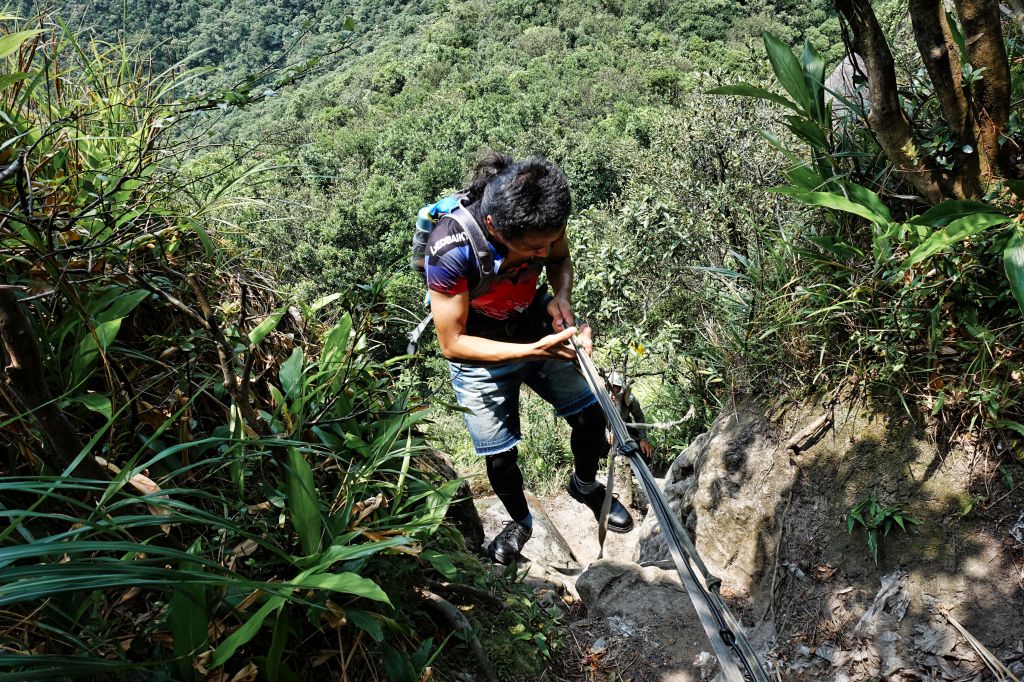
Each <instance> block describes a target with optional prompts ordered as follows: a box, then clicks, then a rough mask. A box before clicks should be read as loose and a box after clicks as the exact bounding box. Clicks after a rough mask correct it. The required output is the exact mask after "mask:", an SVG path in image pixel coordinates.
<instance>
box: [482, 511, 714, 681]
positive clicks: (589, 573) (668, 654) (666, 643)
mask: <svg viewBox="0 0 1024 682" xmlns="http://www.w3.org/2000/svg"><path fill="white" fill-rule="evenodd" d="M527 500H528V501H529V504H530V509H531V512H532V513H533V519H534V520H533V537H532V538H531V539H530V541H529V542H528V543H527V545H526V547H525V549H524V552H523V557H522V558H521V560H520V566H522V567H523V568H527V569H528V574H527V582H529V583H530V584H532V585H533V586H534V588H535V590H537V591H538V593H540V592H544V591H550V590H556V591H557V592H559V593H560V594H562V595H563V596H565V595H572V596H571V597H568V599H569V600H573V599H576V598H578V599H580V600H581V601H582V602H583V604H584V606H586V613H585V615H584V616H583V617H580V618H578V619H577V620H575V621H573V622H571V623H568V624H567V625H566V639H567V641H570V642H571V645H572V646H574V647H575V648H576V649H577V653H578V654H579V660H580V664H581V665H585V666H587V667H588V668H589V669H590V670H592V671H594V672H596V671H602V672H604V673H612V672H614V673H615V674H616V675H617V677H619V678H622V679H637V680H643V679H652V680H653V679H657V680H663V681H665V682H691V681H694V682H695V681H697V680H707V679H710V678H711V677H712V676H713V674H714V672H715V671H716V670H717V662H716V661H715V660H714V657H713V656H711V655H710V653H708V651H707V650H708V648H709V647H708V645H707V642H706V638H705V635H704V630H703V628H702V627H701V624H700V621H699V620H698V619H697V616H696V613H695V612H694V610H693V605H692V604H691V603H690V599H689V596H688V595H687V594H686V590H685V589H684V588H683V587H682V585H681V584H680V580H679V576H678V575H677V574H676V571H675V569H674V568H673V567H672V566H671V565H670V564H665V565H649V566H640V565H638V564H636V563H633V562H632V561H631V560H630V559H631V557H632V556H633V554H634V552H635V551H636V544H637V539H638V537H639V528H640V525H641V520H642V519H641V516H640V514H639V512H638V511H637V510H630V511H631V513H633V514H634V520H635V521H636V524H635V526H634V529H633V530H632V531H631V532H629V533H608V537H607V539H606V542H605V551H604V555H605V557H606V558H604V559H601V560H597V554H598V542H597V522H596V521H595V519H594V517H593V514H592V513H591V512H590V510H589V509H587V508H585V507H583V506H582V505H580V504H579V503H578V502H576V501H575V500H573V499H571V498H569V497H568V496H567V495H562V496H558V497H552V498H546V499H543V500H541V499H539V498H537V497H536V496H534V495H532V494H530V493H527ZM475 504H476V507H477V510H478V511H479V514H480V519H481V521H482V522H483V526H484V534H485V536H486V539H485V541H484V544H485V546H486V543H487V542H490V539H491V538H493V537H494V536H495V535H496V534H497V533H499V532H500V531H501V529H502V528H504V526H505V524H506V523H507V522H508V520H509V517H508V515H507V514H506V513H505V509H504V507H503V506H502V505H501V503H500V501H499V500H498V499H497V498H496V497H493V496H492V497H486V498H480V499H477V500H475Z"/></svg>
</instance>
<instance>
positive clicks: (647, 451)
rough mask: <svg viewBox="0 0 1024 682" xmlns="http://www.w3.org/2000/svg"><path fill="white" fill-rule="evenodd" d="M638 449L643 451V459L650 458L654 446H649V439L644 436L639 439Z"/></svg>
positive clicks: (652, 454)
mask: <svg viewBox="0 0 1024 682" xmlns="http://www.w3.org/2000/svg"><path fill="white" fill-rule="evenodd" d="M640 451H641V452H642V453H644V458H645V459H648V460H649V459H651V457H653V456H654V448H652V447H651V443H650V441H648V440H647V439H646V438H641V439H640Z"/></svg>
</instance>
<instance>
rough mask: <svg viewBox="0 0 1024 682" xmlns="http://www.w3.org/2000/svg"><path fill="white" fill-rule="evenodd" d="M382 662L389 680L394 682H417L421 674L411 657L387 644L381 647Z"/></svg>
mask: <svg viewBox="0 0 1024 682" xmlns="http://www.w3.org/2000/svg"><path fill="white" fill-rule="evenodd" d="M380 662H381V665H383V666H384V673H385V675H386V676H387V679H389V680H392V682H416V681H417V680H418V679H420V675H419V673H418V672H417V671H416V670H415V669H414V668H413V666H412V661H410V660H409V655H408V654H406V653H405V652H404V651H399V650H398V649H396V648H395V647H393V646H391V645H390V644H388V643H387V642H384V643H383V644H381V646H380Z"/></svg>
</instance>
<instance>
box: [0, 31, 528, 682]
mask: <svg viewBox="0 0 1024 682" xmlns="http://www.w3.org/2000/svg"><path fill="white" fill-rule="evenodd" d="M5 27H9V28H12V29H16V28H17V27H16V26H12V24H10V23H7V24H5ZM0 59H2V60H3V61H4V62H5V63H6V65H7V67H8V68H7V69H5V72H6V74H15V75H14V76H13V77H12V76H10V75H5V76H4V77H3V78H2V79H0V106H2V111H3V119H2V120H3V123H2V124H0V136H2V139H3V140H4V145H3V148H2V152H0V169H2V171H3V172H2V180H0V197H2V199H3V206H4V207H5V208H4V210H3V212H2V215H0V243H2V250H0V252H2V254H3V255H2V257H0V267H2V270H3V288H2V289H0V335H2V340H3V349H4V360H5V365H8V366H7V367H6V372H5V376H6V381H5V382H4V383H3V384H2V385H0V413H2V415H3V417H2V424H3V432H2V434H3V437H2V438H0V479H2V482H0V519H3V523H2V524H0V568H2V570H0V605H2V606H3V610H2V612H0V646H2V648H3V651H4V655H3V656H0V678H2V679H11V680H14V679H18V680H23V679H40V678H46V679H72V678H75V679H104V680H107V679H138V678H140V677H144V678H146V679H176V680H191V679H208V678H209V677H210V675H209V674H208V671H216V672H215V673H213V675H214V676H215V677H216V678H217V679H219V678H220V677H219V676H220V675H221V673H224V678H225V679H227V678H228V677H230V676H234V675H236V674H237V675H238V676H239V677H238V678H237V679H242V678H246V679H252V677H251V676H252V675H255V674H256V671H257V670H258V671H260V674H262V675H263V677H264V678H265V679H269V680H296V679H309V678H311V677H313V676H317V675H329V676H337V675H339V674H342V673H341V671H343V670H345V669H346V668H347V667H351V668H350V670H349V673H348V675H349V677H350V679H364V678H372V677H375V676H376V677H378V678H379V676H380V675H381V674H386V675H387V676H388V677H390V678H392V679H419V678H420V676H421V675H422V674H423V670H424V669H425V668H426V667H428V666H430V665H431V664H432V663H433V664H434V665H437V662H436V660H435V659H436V656H437V654H438V651H439V650H440V647H441V646H442V645H447V646H448V648H449V649H454V650H455V651H458V650H460V649H465V647H466V643H465V642H464V641H462V640H450V639H448V632H447V630H446V629H444V628H438V627H436V626H435V625H434V624H433V621H432V620H431V618H430V617H429V615H427V613H426V612H425V610H424V606H423V604H424V601H425V598H424V594H425V593H424V592H423V590H427V591H429V590H431V589H439V588H432V587H431V581H436V582H438V583H440V582H442V581H443V582H446V583H447V582H448V581H451V582H454V583H461V584H464V585H468V586H469V587H470V588H471V589H472V588H474V587H475V588H476V589H477V592H473V593H471V594H470V597H465V596H463V597H461V599H464V600H467V599H468V600H469V601H471V602H472V601H473V599H474V598H473V597H472V595H473V594H477V595H480V597H479V598H487V599H492V600H494V599H496V598H495V597H493V596H490V594H489V592H488V590H489V589H491V588H497V587H500V586H501V585H503V584H505V585H507V584H509V583H510V582H511V578H512V576H505V577H502V578H498V579H497V580H495V579H492V578H490V577H489V574H488V573H487V572H486V571H485V570H484V569H483V567H482V566H481V565H480V563H479V561H478V560H477V559H476V558H475V557H474V556H473V555H472V554H470V553H469V552H467V551H466V550H465V548H464V547H463V541H462V538H461V536H460V535H459V534H458V533H456V532H455V531H454V530H453V529H452V528H451V527H449V526H447V525H442V520H443V519H444V516H445V513H446V511H447V509H448V506H449V504H450V503H451V502H452V499H453V497H454V494H455V489H456V486H457V485H458V481H454V482H452V481H446V480H444V479H443V478H439V477H438V476H437V475H436V474H434V473H432V469H431V468H429V467H426V466H424V465H423V464H422V463H421V458H422V457H423V456H424V455H425V454H426V453H427V451H428V450H427V448H426V447H425V445H424V443H423V440H422V438H421V437H420V436H419V435H418V434H417V432H416V429H415V428H414V426H415V424H416V423H417V422H420V421H422V420H423V419H425V418H426V417H428V416H429V412H428V411H426V410H424V409H422V408H423V406H422V405H420V404H418V403H416V402H415V401H414V400H413V399H411V397H410V396H409V395H408V394H407V393H403V392H401V391H398V390H396V389H395V386H394V377H393V372H394V368H393V363H387V362H383V358H382V357H381V354H380V353H379V352H378V350H379V349H378V348H377V346H376V344H375V343H374V342H373V341H372V340H371V339H370V338H369V331H370V330H372V329H374V328H376V327H379V326H380V325H381V324H383V321H384V316H386V315H387V312H386V310H385V309H384V308H383V307H382V306H380V305H379V297H380V290H379V289H373V288H372V287H371V288H370V289H369V290H367V291H365V292H363V291H355V292H348V293H346V295H344V296H342V295H340V294H336V295H332V296H328V297H326V298H323V299H321V300H319V301H316V302H313V303H311V304H308V305H307V304H305V303H302V302H298V303H297V305H296V306H295V307H293V308H289V306H288V305H287V304H286V303H285V302H284V301H283V300H282V299H281V297H280V296H279V294H278V293H277V292H276V291H275V283H274V281H273V279H271V278H269V277H268V276H267V275H266V274H263V273H260V272H259V271H258V270H256V269H254V268H253V267H252V266H251V265H249V264H247V263H246V261H245V260H244V254H240V253H239V252H237V251H236V250H234V249H233V248H232V247H231V242H230V240H228V239H225V235H228V234H230V228H229V227H228V226H227V225H225V224H224V223H223V222H220V221H218V220H217V219H216V216H218V215H220V214H222V213H223V212H224V211H225V210H227V207H229V206H236V207H237V206H239V205H240V204H242V203H244V200H242V199H240V198H239V197H238V196H237V195H236V194H235V193H234V190H235V189H236V188H237V181H238V180H239V178H234V177H231V176H228V177H226V178H224V179H222V180H223V182H220V181H219V182H218V183H216V184H215V186H214V187H213V189H212V190H211V189H210V188H208V187H205V186H203V185H201V184H198V185H197V181H196V179H195V178H194V176H193V175H190V174H189V173H185V172H183V170H182V168H181V166H180V164H179V163H178V160H177V158H178V156H179V155H186V156H187V155H188V154H189V152H190V145H195V142H194V141H193V140H191V138H189V137H188V136H187V135H185V134H184V133H183V131H177V134H175V132H176V131H175V129H174V127H175V125H176V122H177V121H180V120H182V119H183V115H184V114H187V113H188V111H189V106H190V105H187V104H185V105H183V104H182V103H181V102H180V101H179V100H176V99H175V98H174V97H172V96H170V93H174V92H176V91H177V88H176V87H175V83H174V82H173V80H172V79H171V77H169V76H158V77H154V78H148V77H146V76H145V75H144V74H140V73H139V72H138V71H136V70H135V67H134V66H133V64H132V63H131V61H130V60H129V59H128V55H127V54H126V53H125V51H124V50H122V49H121V48H117V47H115V48H108V47H105V46H102V45H91V44H89V43H87V42H78V41H77V40H76V39H75V37H74V36H73V35H72V34H66V33H64V32H63V31H61V29H59V28H58V27H55V26H53V25H44V28H43V29H41V30H26V31H18V30H10V31H5V33H4V35H3V37H0ZM200 190H202V191H200ZM514 593H515V590H514V589H513V594H514ZM545 620H546V616H545V615H544V614H543V613H541V612H539V611H537V610H536V608H535V607H533V606H532V605H529V604H526V605H524V604H522V603H521V602H519V601H516V602H515V603H514V604H513V607H512V608H510V609H508V610H506V611H505V612H504V613H503V614H502V616H501V620H500V622H493V623H489V622H487V621H479V622H477V626H478V627H481V628H484V629H487V630H488V631H491V630H493V629H495V628H497V629H498V632H499V635H498V636H495V637H492V640H491V641H492V642H493V644H492V646H495V647H501V646H506V647H509V648H510V650H511V651H513V652H514V656H513V660H517V661H520V660H521V661H526V664H525V665H526V666H527V667H529V668H530V669H533V668H535V666H536V665H537V660H538V659H537V658H536V657H535V656H533V653H534V652H536V651H538V650H542V651H547V643H546V640H545V635H544V634H543V632H541V631H540V630H538V629H537V627H539V626H540V625H542V624H543V623H544V622H545ZM513 626H518V632H520V633H523V634H525V635H526V638H525V639H523V638H512V639H508V638H507V637H502V636H500V635H501V633H503V632H507V631H508V629H509V628H511V627H513ZM311 651H315V652H319V653H317V654H316V655H311V653H310V652H311ZM323 652H327V653H326V654H325V653H323ZM460 665H462V666H463V667H465V666H464V665H463V664H460ZM314 669H316V670H315V671H314Z"/></svg>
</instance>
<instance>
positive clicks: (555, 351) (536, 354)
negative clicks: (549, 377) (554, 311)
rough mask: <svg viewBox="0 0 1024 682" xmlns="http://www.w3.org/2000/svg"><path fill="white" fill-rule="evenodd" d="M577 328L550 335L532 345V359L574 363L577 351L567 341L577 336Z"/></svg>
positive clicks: (569, 328) (568, 328)
mask: <svg viewBox="0 0 1024 682" xmlns="http://www.w3.org/2000/svg"><path fill="white" fill-rule="evenodd" d="M576 331H577V330H576V327H567V328H566V329H563V330H562V331H560V332H558V333H556V334H548V335H547V336H545V337H544V338H542V339H541V340H540V341H537V342H535V343H532V344H530V348H531V350H530V357H533V358H537V359H545V360H546V359H549V358H552V359H558V360H568V361H570V362H571V361H573V360H575V359H576V351H575V350H573V348H572V346H571V345H569V344H567V343H566V341H568V340H569V339H571V338H572V337H573V336H574V335H575V334H576Z"/></svg>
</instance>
